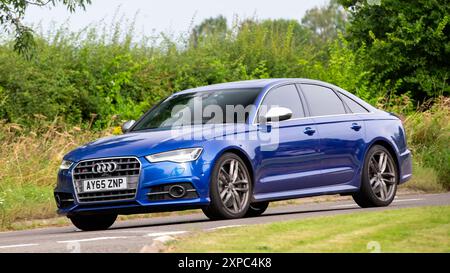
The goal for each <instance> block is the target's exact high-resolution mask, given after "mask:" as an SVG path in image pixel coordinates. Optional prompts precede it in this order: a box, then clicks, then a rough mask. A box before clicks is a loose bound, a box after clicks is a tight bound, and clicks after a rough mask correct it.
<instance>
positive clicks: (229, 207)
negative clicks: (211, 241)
mask: <svg viewBox="0 0 450 273" xmlns="http://www.w3.org/2000/svg"><path fill="white" fill-rule="evenodd" d="M251 193H252V183H251V180H250V174H249V172H248V169H247V166H246V165H245V163H244V162H243V161H242V159H241V158H240V157H239V156H237V155H236V154H233V153H227V154H224V155H223V156H221V157H220V158H219V160H218V161H217V163H216V165H215V166H214V169H213V171H212V174H211V185H210V198H211V202H210V204H209V206H208V207H206V208H203V212H204V213H205V215H206V216H207V217H208V218H210V219H213V220H216V219H234V218H241V217H243V216H245V214H246V212H247V210H248V208H249V205H250V194H251Z"/></svg>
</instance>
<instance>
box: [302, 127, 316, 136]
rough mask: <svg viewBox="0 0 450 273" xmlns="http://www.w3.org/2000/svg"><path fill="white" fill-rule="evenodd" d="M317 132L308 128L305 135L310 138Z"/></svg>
mask: <svg viewBox="0 0 450 273" xmlns="http://www.w3.org/2000/svg"><path fill="white" fill-rule="evenodd" d="M315 132H316V130H314V129H313V128H311V127H306V128H305V130H304V131H303V133H305V134H307V135H308V136H312V135H314V133H315Z"/></svg>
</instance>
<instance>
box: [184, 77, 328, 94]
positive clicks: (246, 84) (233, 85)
mask: <svg viewBox="0 0 450 273" xmlns="http://www.w3.org/2000/svg"><path fill="white" fill-rule="evenodd" d="M283 82H303V83H316V84H322V85H327V86H331V85H330V84H328V83H326V82H322V81H317V80H311V79H303V78H276V79H258V80H246V81H236V82H226V83H218V84H212V85H206V86H200V87H196V88H191V89H187V90H183V91H180V92H177V93H176V94H184V93H196V92H202V91H215V90H226V89H240V88H242V89H251V88H262V89H263V88H267V87H270V86H272V85H275V84H279V83H283Z"/></svg>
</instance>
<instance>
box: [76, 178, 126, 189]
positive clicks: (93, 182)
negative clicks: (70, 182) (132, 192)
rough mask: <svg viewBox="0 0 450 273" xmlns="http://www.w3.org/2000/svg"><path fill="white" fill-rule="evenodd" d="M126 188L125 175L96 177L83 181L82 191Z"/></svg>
mask: <svg viewBox="0 0 450 273" xmlns="http://www.w3.org/2000/svg"><path fill="white" fill-rule="evenodd" d="M124 189H127V178H126V177H112V178H97V179H90V180H85V181H83V192H97V191H111V190H124Z"/></svg>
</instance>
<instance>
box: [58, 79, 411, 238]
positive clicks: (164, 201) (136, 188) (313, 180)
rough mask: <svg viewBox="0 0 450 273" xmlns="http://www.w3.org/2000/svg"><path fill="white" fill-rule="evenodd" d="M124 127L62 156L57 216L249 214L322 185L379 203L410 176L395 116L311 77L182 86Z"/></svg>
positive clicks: (85, 220)
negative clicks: (199, 211) (197, 211)
mask: <svg viewBox="0 0 450 273" xmlns="http://www.w3.org/2000/svg"><path fill="white" fill-rule="evenodd" d="M122 131H123V134H122V135H119V136H111V137H106V138H102V139H99V140H96V141H94V142H91V143H88V144H86V145H84V146H81V147H79V148H77V149H75V150H73V151H71V152H70V153H68V154H67V155H65V157H64V159H63V161H62V164H61V167H60V170H59V173H58V183H57V186H56V188H55V191H54V196H55V199H56V203H57V206H58V213H59V214H62V215H66V216H67V217H69V218H70V220H71V221H72V223H73V224H74V225H75V226H76V227H77V228H79V229H81V230H102V229H107V228H109V227H110V226H111V225H112V224H113V223H114V221H115V220H116V218H117V215H120V214H137V213H148V212H160V211H174V210H185V209H194V208H199V209H202V210H203V212H204V213H205V215H206V216H207V217H209V218H210V219H233V218H240V217H253V216H258V215H261V214H262V213H263V212H264V211H265V210H266V208H267V207H268V205H269V202H271V201H278V200H286V199H293V198H301V197H310V196H317V195H328V194H341V195H352V196H353V199H354V200H355V201H356V203H357V204H358V205H359V206H361V207H378V206H387V205H389V204H390V203H391V202H392V201H393V199H394V197H395V194H396V190H397V187H398V185H399V184H401V183H404V182H406V181H407V180H408V179H410V178H411V175H412V166H411V165H412V164H411V152H410V151H409V150H408V147H407V143H406V138H405V130H404V128H403V126H402V122H401V120H400V119H399V118H398V117H396V116H395V115H393V114H390V113H387V112H384V111H382V110H378V109H376V108H374V107H373V106H371V105H369V104H368V103H366V102H364V101H363V100H361V99H359V98H358V97H356V96H354V95H352V94H351V93H349V92H347V91H345V90H343V89H341V88H339V87H337V86H334V85H331V84H328V83H325V82H321V81H316V80H309V79H262V80H251V81H241V82H232V83H224V84H216V85H211V86H205V87H199V88H194V89H189V90H185V91H181V92H178V93H175V94H173V95H171V96H169V97H168V98H166V99H164V100H162V101H161V102H159V103H158V104H157V105H155V106H154V107H153V108H152V109H150V110H149V111H148V112H147V113H145V114H144V115H143V116H142V117H141V118H140V119H139V120H137V121H136V122H135V121H128V122H126V123H125V124H124V125H123V126H122Z"/></svg>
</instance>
